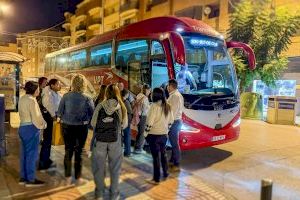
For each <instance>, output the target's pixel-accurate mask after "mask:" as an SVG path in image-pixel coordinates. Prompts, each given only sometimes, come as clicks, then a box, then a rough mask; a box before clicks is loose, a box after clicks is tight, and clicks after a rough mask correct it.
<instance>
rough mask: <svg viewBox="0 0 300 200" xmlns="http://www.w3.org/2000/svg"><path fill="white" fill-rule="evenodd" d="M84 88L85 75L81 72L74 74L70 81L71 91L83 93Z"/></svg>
mask: <svg viewBox="0 0 300 200" xmlns="http://www.w3.org/2000/svg"><path fill="white" fill-rule="evenodd" d="M85 89H86V82H85V77H84V76H83V75H81V74H77V75H76V76H74V77H73V79H72V83H71V91H73V92H80V93H83V92H84V91H85Z"/></svg>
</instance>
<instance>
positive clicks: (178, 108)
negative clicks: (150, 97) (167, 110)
mask: <svg viewBox="0 0 300 200" xmlns="http://www.w3.org/2000/svg"><path fill="white" fill-rule="evenodd" d="M168 103H169V104H170V105H171V110H172V112H173V115H174V119H175V120H180V119H181V118H182V112H183V109H184V100H183V96H182V95H181V94H180V92H179V91H178V90H175V91H173V92H171V93H170V96H169V98H168Z"/></svg>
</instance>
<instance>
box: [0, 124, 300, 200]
mask: <svg viewBox="0 0 300 200" xmlns="http://www.w3.org/2000/svg"><path fill="white" fill-rule="evenodd" d="M14 134H15V129H11V133H10V135H9V138H10V140H9V143H8V144H9V147H12V146H14V145H15V144H16V142H17V141H16V138H15V135H14ZM87 146H88V145H87ZM299 146H300V130H299V128H298V127H295V126H283V125H271V124H267V123H265V122H260V121H253V120H243V121H242V124H241V134H240V138H239V139H238V140H237V141H235V142H232V143H228V144H223V145H219V146H215V147H209V148H203V149H200V150H193V151H184V152H183V153H182V169H183V170H182V171H181V172H180V173H179V174H178V175H177V174H176V175H173V176H172V178H171V179H170V180H167V181H166V182H164V183H163V184H161V185H159V186H154V187H151V186H149V185H147V184H146V182H145V181H144V179H146V178H149V176H151V156H150V154H143V155H139V156H135V157H132V158H126V159H125V162H124V164H123V170H122V174H121V177H122V178H121V179H122V182H121V194H122V195H121V196H122V198H128V199H162V198H164V199H187V198H190V199H218V200H221V199H243V200H244V199H245V200H248V199H249V200H255V199H259V197H260V189H261V183H260V182H261V180H262V179H265V178H267V179H271V180H272V181H273V184H274V185H273V187H274V188H273V198H274V199H275V200H277V199H278V200H279V199H298V196H299V195H300V193H299V191H300V183H299V173H298V172H297V171H298V168H299V166H300V153H299V151H298V149H299ZM53 150H54V151H53V152H55V153H54V155H53V159H54V160H55V161H56V162H57V163H58V166H59V167H58V168H57V169H56V170H55V171H51V172H48V173H46V174H45V173H40V174H41V176H42V177H43V178H45V179H46V180H49V183H47V185H46V186H45V187H44V188H39V189H34V190H26V189H24V188H23V187H22V186H19V185H18V184H17V180H18V177H17V176H18V175H17V170H18V158H17V154H18V150H14V151H10V152H9V153H10V156H9V157H8V159H7V161H6V163H5V164H4V166H3V168H2V170H1V171H0V172H1V173H0V180H1V182H2V183H3V182H4V183H5V184H4V185H3V186H1V193H0V194H1V196H0V198H1V199H2V198H3V199H32V198H34V199H60V198H61V199H92V196H93V190H94V184H93V181H92V175H91V173H90V172H89V171H90V169H89V168H90V160H89V159H88V158H87V155H84V177H85V178H87V180H88V183H87V184H86V185H84V186H78V187H70V186H64V180H63V162H62V160H63V147H54V148H53ZM158 194H159V195H160V196H157V195H158Z"/></svg>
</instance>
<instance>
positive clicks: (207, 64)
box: [175, 35, 237, 95]
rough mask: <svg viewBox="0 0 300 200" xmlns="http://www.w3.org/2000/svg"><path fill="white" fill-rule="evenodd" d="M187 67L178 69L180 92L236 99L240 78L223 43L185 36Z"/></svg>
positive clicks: (203, 37)
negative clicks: (234, 97) (237, 78)
mask: <svg viewBox="0 0 300 200" xmlns="http://www.w3.org/2000/svg"><path fill="white" fill-rule="evenodd" d="M183 39H184V44H185V51H186V52H185V53H186V63H187V64H186V65H185V66H182V65H179V64H176V65H175V73H176V79H177V81H178V90H179V91H180V92H181V93H182V94H188V95H202V94H203V95H204V94H212V95H215V94H218V95H232V94H233V95H234V94H236V90H237V88H236V87H237V84H236V75H235V71H234V68H233V64H232V61H231V59H230V56H229V53H228V52H227V49H226V48H225V46H224V42H223V41H222V40H217V39H213V38H210V37H206V36H199V35H188V36H183Z"/></svg>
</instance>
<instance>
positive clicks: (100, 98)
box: [95, 85, 106, 106]
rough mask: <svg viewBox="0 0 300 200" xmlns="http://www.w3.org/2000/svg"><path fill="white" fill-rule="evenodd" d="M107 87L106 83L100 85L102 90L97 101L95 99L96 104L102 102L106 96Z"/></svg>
mask: <svg viewBox="0 0 300 200" xmlns="http://www.w3.org/2000/svg"><path fill="white" fill-rule="evenodd" d="M105 89H106V85H101V86H100V91H99V94H98V96H97V98H96V101H95V106H96V105H97V104H98V103H101V102H102V101H103V100H104V98H105Z"/></svg>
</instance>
